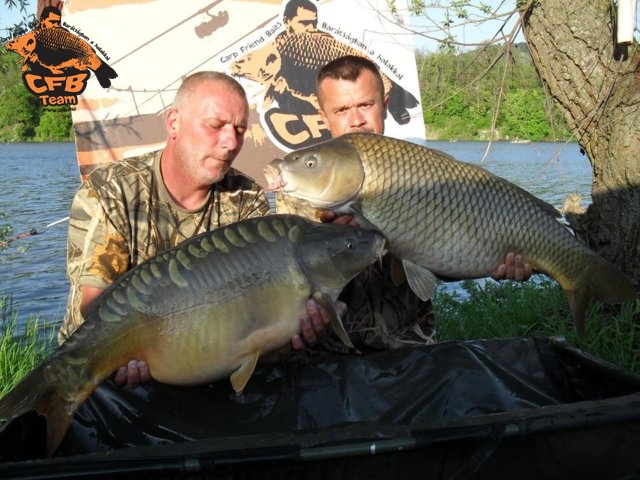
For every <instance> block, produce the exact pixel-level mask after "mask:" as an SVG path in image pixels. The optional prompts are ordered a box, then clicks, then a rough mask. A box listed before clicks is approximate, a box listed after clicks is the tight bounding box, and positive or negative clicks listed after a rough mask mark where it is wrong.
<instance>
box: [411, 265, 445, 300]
mask: <svg viewBox="0 0 640 480" xmlns="http://www.w3.org/2000/svg"><path fill="white" fill-rule="evenodd" d="M402 265H403V266H404V272H405V274H406V276H407V281H408V282H409V286H410V287H411V290H413V293H415V294H416V295H417V296H418V297H420V300H422V301H423V302H426V301H427V300H429V299H430V298H431V297H432V296H433V293H434V292H435V291H436V285H437V284H438V277H436V276H435V274H434V273H433V272H432V271H431V270H429V269H428V268H425V267H422V266H420V265H416V264H415V263H413V262H410V261H408V260H402Z"/></svg>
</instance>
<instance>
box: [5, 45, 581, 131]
mask: <svg viewBox="0 0 640 480" xmlns="http://www.w3.org/2000/svg"><path fill="white" fill-rule="evenodd" d="M496 59H498V60H497V61H496ZM19 60H20V57H19V56H18V55H16V54H15V53H12V52H8V51H6V50H5V49H0V76H1V78H2V81H0V141H2V142H29V141H36V142H51V141H72V140H73V139H74V133H73V126H72V122H71V113H70V112H69V111H65V110H64V109H63V111H60V109H52V108H49V109H47V108H44V107H43V106H42V105H41V103H40V101H39V100H38V98H36V97H35V96H34V95H32V94H31V93H29V91H28V90H27V89H26V88H25V86H24V83H23V81H22V72H21V71H20V69H21V67H22V63H16V62H18V61H19ZM494 63H495V65H493V64H494ZM416 65H417V70H418V75H419V83H420V92H421V96H422V108H423V112H424V119H425V126H426V131H427V138H428V139H430V140H488V139H489V138H490V137H491V133H492V125H493V123H494V121H495V129H494V130H493V137H492V139H494V140H510V139H515V138H518V139H523V140H533V141H556V140H566V139H568V136H569V134H568V129H567V127H566V123H565V121H564V119H563V118H562V116H561V115H560V114H559V112H558V111H557V109H556V108H555V107H554V105H553V102H552V101H551V100H550V99H549V98H548V97H547V96H546V95H545V92H544V88H543V86H542V84H541V82H540V80H539V78H538V75H537V74H536V71H535V68H534V66H533V64H532V61H531V56H530V55H529V51H528V49H527V46H526V44H525V43H521V44H517V45H513V46H512V48H511V49H509V50H508V51H507V49H505V48H504V47H503V46H491V47H487V48H484V49H478V50H474V51H469V52H465V53H459V52H458V53H456V52H450V51H447V52H440V53H425V52H417V53H416ZM491 65H493V66H492V67H491ZM505 68H506V69H507V75H504V69H505ZM496 109H497V111H496Z"/></svg>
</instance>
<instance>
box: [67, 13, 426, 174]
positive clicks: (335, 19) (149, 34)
mask: <svg viewBox="0 0 640 480" xmlns="http://www.w3.org/2000/svg"><path fill="white" fill-rule="evenodd" d="M61 11H62V26H63V27H64V28H66V29H68V30H70V31H71V32H74V33H75V34H76V35H78V36H79V37H80V38H83V39H84V40H85V41H86V42H87V43H89V44H90V45H91V46H92V47H93V49H94V50H95V51H96V52H97V54H98V55H99V56H100V58H101V59H102V60H103V62H105V63H106V64H108V66H109V67H110V68H111V69H113V70H115V72H116V73H117V77H116V78H113V79H112V80H111V85H110V86H109V87H108V88H104V86H103V85H101V83H100V82H99V81H98V79H96V78H95V75H92V77H91V79H90V80H89V81H88V82H87V86H86V89H85V90H84V92H83V93H82V94H81V95H79V97H78V104H77V105H75V110H74V111H73V122H74V127H75V131H76V145H77V155H78V164H79V169H80V174H81V177H82V178H83V179H84V178H86V176H87V175H88V174H89V173H90V172H91V171H92V170H93V169H94V168H96V167H97V166H99V165H101V164H104V163H105V162H109V161H113V160H120V159H122V158H126V157H130V156H134V155H138V154H141V153H144V152H147V151H149V150H155V149H158V148H161V147H162V146H163V145H164V141H165V130H164V124H163V117H164V114H165V113H166V111H167V109H168V108H169V107H170V106H171V103H172V101H173V97H174V95H175V92H176V90H177V88H178V87H179V85H180V83H181V81H182V79H183V78H184V77H185V76H187V75H189V74H191V73H194V72H197V71H201V70H218V71H222V72H225V73H228V74H231V75H233V76H234V77H235V78H236V79H238V81H239V82H240V83H241V84H242V85H243V86H244V87H245V89H246V91H247V95H248V97H249V103H250V106H251V113H250V125H249V129H248V131H247V134H246V137H245V145H244V147H243V150H242V152H241V154H240V155H239V156H238V158H237V159H236V162H235V163H234V166H235V167H236V168H238V169H240V170H242V171H243V172H245V173H246V174H247V175H249V176H251V177H253V178H254V179H255V180H257V181H258V182H261V183H264V181H265V180H264V176H263V175H262V169H263V167H264V166H265V165H266V163H268V162H269V161H270V160H271V159H273V158H275V157H279V156H281V155H282V154H283V153H286V152H289V151H291V150H294V149H297V148H301V147H304V146H308V145H311V144H315V143H318V142H319V141H322V140H327V139H329V138H330V135H329V131H328V129H327V128H326V127H325V126H324V124H323V123H322V120H321V118H320V115H319V114H318V113H317V108H318V106H317V101H316V97H315V78H316V74H317V73H318V71H319V69H320V68H321V67H322V66H323V65H324V64H326V63H327V62H329V61H331V60H333V59H335V58H338V57H340V56H342V55H346V54H355V55H360V56H367V57H369V58H370V59H371V60H373V61H375V62H376V64H377V65H378V66H379V67H380V70H381V72H382V73H383V76H384V83H385V89H386V91H387V92H388V94H389V96H390V101H389V115H388V116H387V120H386V124H385V129H386V133H387V134H388V135H390V136H394V137H397V138H406V139H410V138H420V139H421V138H424V122H423V117H422V108H421V105H420V92H419V86H418V79H417V72H416V65H415V57H414V50H413V44H412V42H413V38H412V36H411V35H410V34H408V31H407V30H406V29H405V28H403V27H402V23H401V22H402V18H400V17H399V16H397V15H396V16H394V15H393V14H392V13H391V12H390V11H389V8H388V5H387V2H386V1H385V0H321V1H315V0H262V1H258V0H215V1H187V2H183V3H181V4H180V6H179V7H178V6H176V4H175V2H173V1H169V0H153V1H150V0H138V1H131V0H120V1H112V0H73V1H72V2H71V1H65V2H63V6H62V9H61ZM401 11H402V10H401Z"/></svg>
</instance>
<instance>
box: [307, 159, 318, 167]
mask: <svg viewBox="0 0 640 480" xmlns="http://www.w3.org/2000/svg"><path fill="white" fill-rule="evenodd" d="M305 165H306V166H307V167H308V168H314V167H315V166H316V157H309V158H307V161H306V162H305Z"/></svg>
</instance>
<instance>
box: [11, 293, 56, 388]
mask: <svg viewBox="0 0 640 480" xmlns="http://www.w3.org/2000/svg"><path fill="white" fill-rule="evenodd" d="M17 320H18V315H17V313H16V312H15V311H14V310H13V308H12V306H11V296H10V295H4V296H0V397H1V396H2V395H4V394H5V393H6V392H8V391H9V390H11V388H13V387H14V386H15V385H16V384H17V383H18V382H19V381H20V379H22V378H23V377H24V376H25V375H26V374H27V373H29V372H30V371H31V370H33V368H35V367H36V366H37V365H38V364H39V363H40V362H41V361H42V360H44V358H46V356H47V355H49V354H50V353H51V352H52V351H53V348H54V346H55V344H56V342H55V334H56V331H55V328H54V326H53V325H49V326H45V325H42V324H41V323H40V322H39V321H38V319H37V318H32V317H30V318H27V320H26V322H25V325H24V328H23V329H22V330H20V329H19V328H18V321H17Z"/></svg>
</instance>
